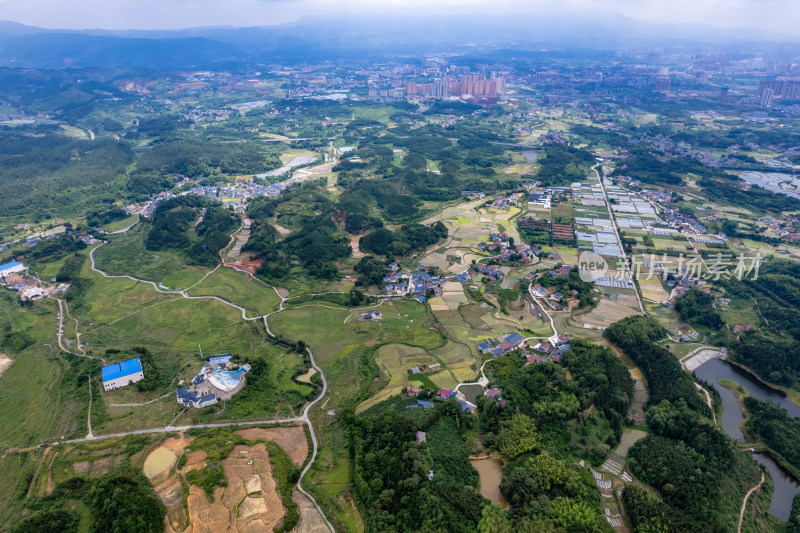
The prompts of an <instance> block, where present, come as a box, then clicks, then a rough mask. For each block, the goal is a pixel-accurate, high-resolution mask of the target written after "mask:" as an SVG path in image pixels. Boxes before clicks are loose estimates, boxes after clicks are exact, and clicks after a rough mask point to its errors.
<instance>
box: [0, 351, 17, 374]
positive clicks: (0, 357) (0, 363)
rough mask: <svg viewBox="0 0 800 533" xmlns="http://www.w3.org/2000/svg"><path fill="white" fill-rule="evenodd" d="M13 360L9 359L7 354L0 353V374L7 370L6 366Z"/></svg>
mask: <svg viewBox="0 0 800 533" xmlns="http://www.w3.org/2000/svg"><path fill="white" fill-rule="evenodd" d="M13 362H14V360H13V359H11V358H10V357H9V356H7V355H6V354H4V353H0V376H2V375H3V372H5V371H6V370H8V367H10V366H11V363H13Z"/></svg>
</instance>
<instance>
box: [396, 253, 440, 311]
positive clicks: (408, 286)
mask: <svg viewBox="0 0 800 533" xmlns="http://www.w3.org/2000/svg"><path fill="white" fill-rule="evenodd" d="M429 269H430V267H428V266H426V265H419V266H418V267H417V270H418V271H417V272H400V266H399V265H398V264H397V263H392V264H390V265H389V271H390V274H389V275H388V276H384V278H383V292H384V293H386V294H388V295H390V296H411V297H412V298H414V299H416V300H418V301H420V302H423V303H424V302H426V301H427V296H428V294H429V293H428V291H431V293H432V294H433V295H434V296H440V295H441V294H442V286H443V285H444V284H445V283H447V279H446V278H445V277H443V276H435V275H431V274H430V273H429V272H428V270H429Z"/></svg>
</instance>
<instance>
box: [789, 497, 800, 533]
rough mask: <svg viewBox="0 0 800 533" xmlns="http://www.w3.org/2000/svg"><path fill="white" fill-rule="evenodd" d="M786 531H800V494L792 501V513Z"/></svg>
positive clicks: (793, 532)
mask: <svg viewBox="0 0 800 533" xmlns="http://www.w3.org/2000/svg"><path fill="white" fill-rule="evenodd" d="M786 533H800V494H798V495H796V496H795V497H794V500H793V501H792V514H790V515H789V521H788V522H787V523H786Z"/></svg>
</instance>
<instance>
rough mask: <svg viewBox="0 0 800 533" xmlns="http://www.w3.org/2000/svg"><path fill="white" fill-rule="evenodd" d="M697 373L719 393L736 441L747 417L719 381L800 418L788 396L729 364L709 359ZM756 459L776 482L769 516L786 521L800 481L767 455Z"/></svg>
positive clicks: (727, 426) (741, 437) (728, 428)
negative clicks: (732, 385)
mask: <svg viewBox="0 0 800 533" xmlns="http://www.w3.org/2000/svg"><path fill="white" fill-rule="evenodd" d="M694 372H695V374H696V375H697V377H699V378H700V379H703V380H705V381H706V382H708V383H711V385H712V386H713V387H714V388H715V389H716V390H717V391H718V392H719V395H720V397H721V398H722V406H723V408H724V411H723V413H722V419H721V424H722V428H723V429H724V430H725V432H726V433H727V434H728V435H729V436H730V437H731V438H732V439H733V440H735V441H737V442H742V441H744V434H743V433H742V429H741V428H740V426H739V424H741V423H742V421H743V420H744V415H743V414H742V410H741V409H740V408H739V402H738V401H737V400H736V396H734V395H733V393H732V392H731V391H730V390H728V389H727V388H725V387H723V386H722V385H720V384H719V381H718V380H720V379H727V380H730V381H734V382H736V383H738V384H739V385H741V386H742V387H743V388H744V389H745V390H747V392H748V394H750V396H752V397H754V398H757V399H759V400H762V401H770V402H772V403H775V404H777V405H779V406H780V407H782V408H784V409H786V411H787V412H788V413H789V414H790V415H791V416H793V417H795V418H800V407H798V406H797V405H795V403H794V402H792V400H791V399H789V398H787V397H786V395H785V394H783V393H782V392H781V391H779V390H776V389H772V388H770V387H768V386H766V385H764V384H763V383H761V382H760V381H758V380H757V379H755V378H754V377H753V376H751V375H750V374H749V373H748V372H747V371H746V370H743V369H741V368H739V367H737V366H735V365H732V364H730V363H728V362H727V361H723V360H721V359H710V360H708V361H706V362H705V363H703V364H702V365H700V366H699V367H697V369H696V370H695V371H694ZM753 459H755V460H756V462H758V463H759V464H761V465H763V466H764V468H766V469H767V471H768V472H769V473H770V475H771V476H772V479H773V480H774V481H775V490H774V491H773V493H772V502H771V503H770V506H769V512H770V514H772V516H774V517H775V518H778V519H780V520H782V521H784V522H786V521H787V520H788V519H789V514H790V513H791V510H792V500H793V499H794V497H795V495H796V494H800V481H798V480H796V479H794V478H793V477H792V476H790V475H789V474H788V473H786V471H784V470H783V469H782V468H781V467H780V466H778V464H777V463H776V462H775V461H774V460H773V459H772V457H770V456H769V455H767V454H766V453H754V454H753Z"/></svg>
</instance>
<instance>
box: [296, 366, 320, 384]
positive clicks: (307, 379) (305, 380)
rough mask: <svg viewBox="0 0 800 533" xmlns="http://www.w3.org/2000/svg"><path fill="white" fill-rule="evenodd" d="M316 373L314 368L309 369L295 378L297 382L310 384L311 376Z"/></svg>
mask: <svg viewBox="0 0 800 533" xmlns="http://www.w3.org/2000/svg"><path fill="white" fill-rule="evenodd" d="M316 373H317V370H316V369H314V368H309V369H308V372H306V373H305V374H303V375H301V376H297V381H302V382H303V383H311V376H313V375H314V374H316Z"/></svg>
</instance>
